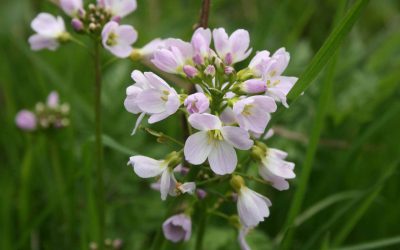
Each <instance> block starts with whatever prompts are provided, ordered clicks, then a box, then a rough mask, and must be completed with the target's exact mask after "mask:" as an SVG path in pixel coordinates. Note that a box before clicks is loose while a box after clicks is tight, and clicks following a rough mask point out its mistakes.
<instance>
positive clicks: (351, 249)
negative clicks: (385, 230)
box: [334, 236, 400, 250]
mask: <svg viewBox="0 0 400 250" xmlns="http://www.w3.org/2000/svg"><path fill="white" fill-rule="evenodd" d="M393 245H400V236H396V237H392V238H385V239H382V240H377V241H372V242H368V243H362V244H357V245H353V246H347V247H341V248H335V249H334V250H368V249H382V248H383V247H388V246H393Z"/></svg>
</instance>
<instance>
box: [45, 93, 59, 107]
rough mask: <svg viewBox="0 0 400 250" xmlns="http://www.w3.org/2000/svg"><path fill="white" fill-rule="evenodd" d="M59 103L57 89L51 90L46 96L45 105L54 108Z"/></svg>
mask: <svg viewBox="0 0 400 250" xmlns="http://www.w3.org/2000/svg"><path fill="white" fill-rule="evenodd" d="M58 105H59V97H58V93H57V91H52V92H50V94H49V95H48V96H47V106H48V107H50V108H56V107H58Z"/></svg>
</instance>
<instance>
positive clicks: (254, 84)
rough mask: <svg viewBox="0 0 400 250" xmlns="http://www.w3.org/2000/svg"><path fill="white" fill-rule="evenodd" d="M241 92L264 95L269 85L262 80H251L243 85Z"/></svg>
mask: <svg viewBox="0 0 400 250" xmlns="http://www.w3.org/2000/svg"><path fill="white" fill-rule="evenodd" d="M240 90H242V91H243V92H245V93H248V94H259V93H264V92H265V91H266V90H267V84H266V83H265V82H264V81H263V80H262V79H250V80H247V81H245V82H243V83H242V84H241V87H240Z"/></svg>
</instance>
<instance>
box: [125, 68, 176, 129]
mask: <svg viewBox="0 0 400 250" xmlns="http://www.w3.org/2000/svg"><path fill="white" fill-rule="evenodd" d="M131 76H132V79H133V80H134V81H135V83H134V84H133V85H131V86H129V87H128V88H127V89H126V95H127V96H126V98H125V101H124V106H125V108H126V110H127V111H129V112H131V113H133V114H139V113H141V114H140V116H139V118H138V119H137V121H136V125H135V128H134V130H133V132H132V134H134V133H135V132H136V129H137V127H138V126H139V124H140V123H141V121H142V119H143V118H144V115H145V114H149V115H150V118H149V123H155V122H158V121H161V120H163V119H165V118H167V117H168V116H170V115H172V114H174V113H175V112H176V111H177V110H178V108H179V106H180V100H179V95H178V94H177V93H176V91H175V89H173V88H171V87H170V86H169V85H168V84H167V83H166V82H165V81H164V80H163V79H161V78H160V77H158V76H157V75H156V74H154V73H152V72H145V73H144V74H143V73H142V72H140V71H138V70H134V71H133V72H132V75H131Z"/></svg>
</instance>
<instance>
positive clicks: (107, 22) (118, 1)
mask: <svg viewBox="0 0 400 250" xmlns="http://www.w3.org/2000/svg"><path fill="white" fill-rule="evenodd" d="M60 7H61V9H62V10H63V11H64V12H65V13H66V14H67V15H68V16H70V17H71V18H72V19H71V26H72V28H73V30H74V31H76V32H77V33H80V34H87V35H89V36H90V37H92V38H94V39H95V40H96V41H97V40H98V38H100V40H101V41H102V44H103V46H104V48H105V49H107V50H108V51H110V52H111V53H112V54H113V55H115V56H116V57H120V58H125V57H129V56H130V55H131V53H132V51H133V48H132V47H131V45H132V44H133V43H135V42H136V40H137V36H138V35H137V31H136V30H135V29H134V28H133V27H132V26H130V25H119V23H120V21H121V19H122V18H123V17H125V16H127V15H128V14H130V13H131V12H133V11H135V9H136V7H137V6H136V0H97V4H93V3H90V4H89V5H87V6H86V8H85V6H84V4H83V1H82V0H61V1H60ZM31 26H32V29H33V30H34V31H36V33H37V34H35V35H32V36H31V37H30V38H29V43H30V45H31V48H32V49H33V50H41V49H49V50H56V49H57V48H58V47H59V45H60V43H64V42H68V41H71V40H72V41H75V39H74V38H73V37H72V35H71V34H70V33H68V32H67V30H66V28H65V24H64V20H63V19H62V17H60V16H58V17H54V16H53V15H51V14H48V13H40V14H39V15H38V16H37V17H36V18H35V19H34V20H33V21H32V23H31Z"/></svg>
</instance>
